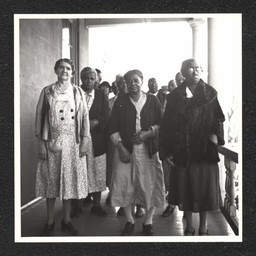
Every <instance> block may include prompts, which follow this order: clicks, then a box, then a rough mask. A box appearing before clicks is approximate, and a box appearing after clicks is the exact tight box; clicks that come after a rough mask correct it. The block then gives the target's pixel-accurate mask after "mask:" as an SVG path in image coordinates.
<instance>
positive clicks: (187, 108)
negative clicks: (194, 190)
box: [159, 80, 225, 166]
mask: <svg viewBox="0 0 256 256" xmlns="http://www.w3.org/2000/svg"><path fill="white" fill-rule="evenodd" d="M224 120H225V117H224V114H223V112H222V109H221V107H220V104H219V102H218V99H217V92H216V90H215V89H214V88H213V87H211V86H210V85H208V84H206V83H204V81H203V80H200V81H199V83H198V85H197V87H196V89H195V92H194V95H193V97H192V98H186V81H184V82H183V83H182V84H181V85H180V86H179V87H177V88H175V89H174V90H173V92H172V93H170V94H169V95H168V96H167V106H166V110H165V113H164V116H163V118H162V122H161V126H160V131H159V136H160V148H159V153H160V158H161V159H162V160H163V159H164V158H165V157H166V156H168V155H172V156H173V158H174V164H175V165H178V166H187V165H188V164H189V163H190V162H191V161H194V162H205V161H206V162H212V163H216V162H218V161H219V156H218V152H217V146H216V145H215V144H214V143H213V142H212V141H211V140H210V135H211V134H215V135H217V138H218V145H224V133H223V122H224Z"/></svg>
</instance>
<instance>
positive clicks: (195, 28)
mask: <svg viewBox="0 0 256 256" xmlns="http://www.w3.org/2000/svg"><path fill="white" fill-rule="evenodd" d="M204 22H205V21H204V20H203V19H191V20H189V24H190V27H191V28H192V36H193V52H192V54H193V58H197V59H200V46H201V42H202V40H201V35H200V26H201V24H203V23H204Z"/></svg>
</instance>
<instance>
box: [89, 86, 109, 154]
mask: <svg viewBox="0 0 256 256" xmlns="http://www.w3.org/2000/svg"><path fill="white" fill-rule="evenodd" d="M89 119H90V120H93V119H97V120H98V121H99V125H97V126H96V127H95V128H94V129H93V130H91V136H92V144H93V150H94V157H97V156H100V155H103V154H105V153H106V151H107V145H106V128H107V125H108V121H109V103H108V98H107V97H106V95H105V94H104V92H103V91H101V90H99V89H95V97H94V100H93V103H92V106H91V109H90V111H89Z"/></svg>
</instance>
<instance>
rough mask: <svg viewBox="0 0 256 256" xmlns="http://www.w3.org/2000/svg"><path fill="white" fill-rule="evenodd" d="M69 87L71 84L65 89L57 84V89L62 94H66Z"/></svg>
mask: <svg viewBox="0 0 256 256" xmlns="http://www.w3.org/2000/svg"><path fill="white" fill-rule="evenodd" d="M68 87H69V84H68V85H66V86H65V87H64V85H63V86H61V85H60V84H59V83H58V82H57V83H56V88H57V90H58V91H59V93H60V94H65V93H66V90H67V89H68Z"/></svg>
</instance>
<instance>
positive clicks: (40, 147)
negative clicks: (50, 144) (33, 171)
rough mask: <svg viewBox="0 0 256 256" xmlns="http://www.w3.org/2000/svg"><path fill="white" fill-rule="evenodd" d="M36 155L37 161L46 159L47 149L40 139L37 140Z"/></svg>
mask: <svg viewBox="0 0 256 256" xmlns="http://www.w3.org/2000/svg"><path fill="white" fill-rule="evenodd" d="M38 155H39V159H41V160H46V159H47V148H46V145H45V141H44V140H42V139H41V138H38Z"/></svg>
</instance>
